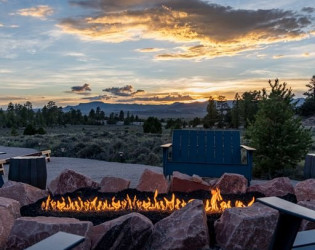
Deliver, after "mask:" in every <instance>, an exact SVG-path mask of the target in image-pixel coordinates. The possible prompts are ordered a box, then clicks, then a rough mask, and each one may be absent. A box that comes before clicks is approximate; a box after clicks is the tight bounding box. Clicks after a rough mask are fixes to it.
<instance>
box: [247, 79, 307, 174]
mask: <svg viewBox="0 0 315 250" xmlns="http://www.w3.org/2000/svg"><path fill="white" fill-rule="evenodd" d="M269 85H270V87H271V92H270V93H269V94H267V92H266V90H265V89H263V92H262V93H263V95H262V101H261V102H260V103H259V110H258V112H257V114H256V116H255V121H254V122H253V123H251V124H250V126H249V127H248V130H247V131H246V137H247V138H249V139H250V143H251V146H253V147H254V148H256V149H257V151H256V153H255V155H254V156H255V157H254V160H255V170H256V173H257V174H260V175H264V174H266V175H267V177H269V178H273V177H276V176H281V175H283V174H284V173H285V172H286V171H287V170H288V169H292V168H294V167H295V166H296V164H297V163H298V162H299V161H300V160H302V159H304V157H305V154H306V153H307V151H308V149H309V147H310V145H311V143H312V139H311V133H310V131H309V130H306V129H305V128H304V127H303V126H302V125H301V121H300V119H299V118H297V117H296V116H295V112H294V109H295V104H294V102H292V100H293V96H294V94H293V93H292V90H291V88H287V85H286V83H283V84H280V83H279V80H278V79H276V80H275V82H274V83H272V82H271V81H269Z"/></svg>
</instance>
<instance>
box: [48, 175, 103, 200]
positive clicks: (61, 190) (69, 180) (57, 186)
mask: <svg viewBox="0 0 315 250" xmlns="http://www.w3.org/2000/svg"><path fill="white" fill-rule="evenodd" d="M86 187H89V188H94V189H96V188H99V184H98V183H97V182H95V181H93V180H92V179H91V178H89V177H87V176H85V175H82V174H80V173H78V172H75V171H73V170H70V169H65V170H64V171H63V172H62V173H61V174H60V175H58V176H57V177H56V178H55V179H54V180H52V181H51V182H50V184H49V185H48V190H49V192H51V194H52V195H58V194H66V193H72V192H74V191H76V190H78V189H80V188H86Z"/></svg>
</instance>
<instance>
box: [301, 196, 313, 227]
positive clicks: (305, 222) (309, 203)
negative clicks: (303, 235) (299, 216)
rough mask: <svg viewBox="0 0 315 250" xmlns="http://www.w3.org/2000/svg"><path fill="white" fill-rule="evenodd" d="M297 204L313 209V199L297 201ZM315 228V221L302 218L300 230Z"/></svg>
mask: <svg viewBox="0 0 315 250" xmlns="http://www.w3.org/2000/svg"><path fill="white" fill-rule="evenodd" d="M298 204H299V205H301V206H303V207H307V208H309V209H312V210H315V200H312V201H299V202H298ZM311 229H315V222H311V221H308V220H302V223H301V227H300V231H305V230H311Z"/></svg>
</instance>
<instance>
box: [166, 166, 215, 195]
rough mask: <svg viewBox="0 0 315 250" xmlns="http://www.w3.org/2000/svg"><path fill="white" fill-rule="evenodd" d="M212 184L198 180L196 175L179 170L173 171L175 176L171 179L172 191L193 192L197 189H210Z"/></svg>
mask: <svg viewBox="0 0 315 250" xmlns="http://www.w3.org/2000/svg"><path fill="white" fill-rule="evenodd" d="M210 189H211V186H210V185H209V184H208V183H207V182H205V181H203V180H201V182H200V180H198V181H196V177H191V176H189V175H187V174H183V173H180V172H178V171H174V172H173V177H172V181H171V187H170V191H171V192H186V193H188V192H192V191H196V190H207V191H209V190H210Z"/></svg>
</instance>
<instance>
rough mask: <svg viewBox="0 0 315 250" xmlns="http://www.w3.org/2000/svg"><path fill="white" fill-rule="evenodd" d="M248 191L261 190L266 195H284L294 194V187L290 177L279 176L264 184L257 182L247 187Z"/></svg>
mask: <svg viewBox="0 0 315 250" xmlns="http://www.w3.org/2000/svg"><path fill="white" fill-rule="evenodd" d="M247 192H260V193H262V194H264V195H265V196H267V197H268V196H284V195H286V194H294V187H293V186H292V184H291V181H290V179H289V178H288V177H278V178H274V179H272V180H270V181H266V182H264V183H262V184H256V185H253V186H251V187H248V188H247Z"/></svg>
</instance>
